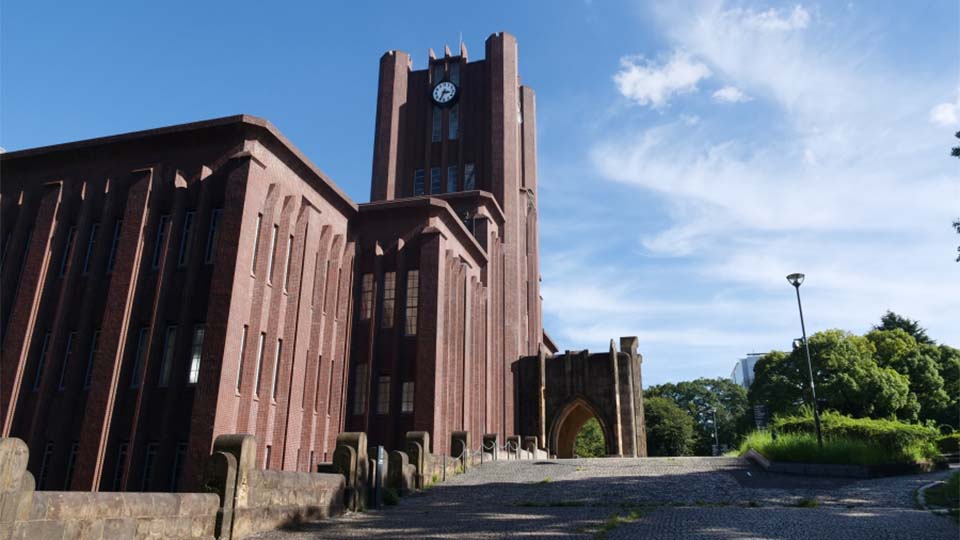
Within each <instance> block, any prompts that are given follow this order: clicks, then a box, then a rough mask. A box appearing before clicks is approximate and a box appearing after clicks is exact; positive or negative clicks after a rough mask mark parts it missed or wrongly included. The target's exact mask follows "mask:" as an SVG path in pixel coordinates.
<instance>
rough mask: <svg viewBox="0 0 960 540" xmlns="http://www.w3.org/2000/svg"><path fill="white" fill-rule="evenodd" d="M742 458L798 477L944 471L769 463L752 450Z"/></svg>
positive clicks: (931, 466) (929, 466) (924, 466)
mask: <svg viewBox="0 0 960 540" xmlns="http://www.w3.org/2000/svg"><path fill="white" fill-rule="evenodd" d="M744 457H745V458H747V459H750V460H751V461H753V462H754V463H756V464H757V465H759V466H760V467H762V468H763V469H764V470H765V471H767V472H772V473H778V474H793V475H799V476H828V477H839V478H880V477H884V476H899V475H904V474H919V473H926V472H932V471H935V470H940V469H945V468H946V464H940V463H933V462H930V463H890V464H882V465H834V464H829V463H793V462H787V461H771V460H769V459H767V457H766V456H764V455H763V454H761V453H760V452H757V451H756V450H754V449H753V448H750V449H748V450H747V453H746V454H744Z"/></svg>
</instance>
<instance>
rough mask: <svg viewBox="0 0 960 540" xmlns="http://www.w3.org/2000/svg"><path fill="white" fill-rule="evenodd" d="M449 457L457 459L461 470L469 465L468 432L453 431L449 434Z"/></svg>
mask: <svg viewBox="0 0 960 540" xmlns="http://www.w3.org/2000/svg"><path fill="white" fill-rule="evenodd" d="M450 457H452V458H454V459H458V460H459V461H460V465H462V466H463V470H464V471H466V470H467V467H469V465H470V432H469V431H454V432H453V433H451V434H450Z"/></svg>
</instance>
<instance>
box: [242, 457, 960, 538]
mask: <svg viewBox="0 0 960 540" xmlns="http://www.w3.org/2000/svg"><path fill="white" fill-rule="evenodd" d="M946 474H947V473H946V472H942V473H935V474H928V475H919V476H901V477H893V478H883V479H877V480H847V479H825V478H806V477H796V476H784V475H774V474H768V473H766V472H764V471H762V470H759V469H757V468H755V467H753V466H751V465H750V464H748V463H747V462H745V461H742V460H739V459H735V458H648V459H639V460H637V459H612V458H606V459H579V460H541V461H519V462H517V461H500V462H495V463H488V464H486V465H484V466H483V467H482V468H481V469H473V470H471V471H469V472H467V473H466V474H463V475H459V476H457V477H455V478H452V479H449V480H448V481H447V482H445V483H443V484H441V485H438V486H435V487H433V488H430V489H428V490H427V491H425V492H423V493H420V494H416V495H412V496H408V497H405V498H404V499H403V500H402V501H401V503H400V504H399V505H398V506H395V507H387V508H385V509H383V510H375V511H369V512H366V513H357V514H348V515H346V516H343V517H340V518H336V519H331V520H328V521H324V522H321V523H315V524H309V525H307V526H305V527H304V528H303V529H301V530H299V531H276V532H272V533H268V534H264V535H261V536H260V537H259V538H264V539H274V540H307V539H311V540H312V539H328V538H329V539H334V538H374V539H386V538H450V539H457V540H464V539H471V538H532V537H535V538H537V539H547V538H558V539H561V538H562V539H574V538H583V539H590V538H609V539H610V540H613V539H628V538H644V539H674V538H676V539H681V538H682V539H689V538H693V539H708V538H711V539H712V538H716V539H734V538H736V539H742V538H750V539H789V538H803V539H820V538H823V539H828V538H829V539H842V540H846V539H849V540H857V539H864V540H884V539H915V538H922V539H923V540H939V539H943V540H957V539H958V538H960V528H958V527H957V525H956V523H955V522H953V521H952V520H950V519H948V518H945V517H940V516H935V515H932V514H930V513H928V512H924V511H921V510H917V509H916V507H915V502H914V490H915V489H916V488H918V487H920V486H922V485H924V484H926V483H928V482H931V481H933V480H935V479H937V478H938V477H945V476H946ZM811 506H812V507H811ZM615 516H619V517H615Z"/></svg>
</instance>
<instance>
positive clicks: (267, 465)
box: [263, 444, 273, 469]
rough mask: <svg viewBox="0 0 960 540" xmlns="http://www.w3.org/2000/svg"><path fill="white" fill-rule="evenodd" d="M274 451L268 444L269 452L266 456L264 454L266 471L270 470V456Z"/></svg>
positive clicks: (265, 453)
mask: <svg viewBox="0 0 960 540" xmlns="http://www.w3.org/2000/svg"><path fill="white" fill-rule="evenodd" d="M272 450H273V447H271V446H270V445H269V444H268V445H267V451H266V452H264V454H263V468H264V469H269V468H270V454H272V453H273V452H272Z"/></svg>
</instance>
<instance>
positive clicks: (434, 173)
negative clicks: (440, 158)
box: [430, 167, 442, 194]
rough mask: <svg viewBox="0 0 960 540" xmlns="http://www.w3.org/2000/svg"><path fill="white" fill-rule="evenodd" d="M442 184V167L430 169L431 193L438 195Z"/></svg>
mask: <svg viewBox="0 0 960 540" xmlns="http://www.w3.org/2000/svg"><path fill="white" fill-rule="evenodd" d="M441 187H442V184H441V183H440V167H432V168H431V169H430V193H431V194H436V193H440V188H441Z"/></svg>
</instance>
